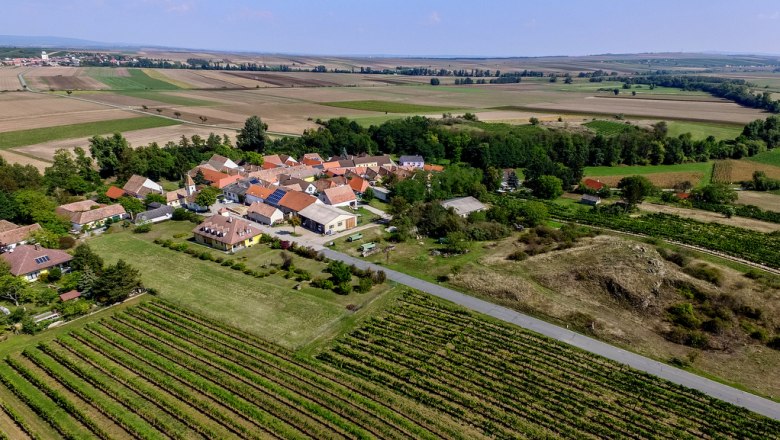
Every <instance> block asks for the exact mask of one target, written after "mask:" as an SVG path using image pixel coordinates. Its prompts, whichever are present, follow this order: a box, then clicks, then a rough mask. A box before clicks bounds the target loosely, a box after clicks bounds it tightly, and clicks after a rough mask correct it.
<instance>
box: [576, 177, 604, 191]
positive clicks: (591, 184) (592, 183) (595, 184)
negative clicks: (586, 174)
mask: <svg viewBox="0 0 780 440" xmlns="http://www.w3.org/2000/svg"><path fill="white" fill-rule="evenodd" d="M582 184H583V185H585V186H586V187H588V188H590V189H593V190H596V191H598V190H600V189H601V188H604V187H605V186H606V185H605V184H603V183H601V182H599V181H598V180H593V179H585V180H583V181H582Z"/></svg>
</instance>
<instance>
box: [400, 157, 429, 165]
mask: <svg viewBox="0 0 780 440" xmlns="http://www.w3.org/2000/svg"><path fill="white" fill-rule="evenodd" d="M398 164H399V165H401V166H402V167H407V168H422V167H424V166H425V160H424V159H423V157H422V156H401V157H399V158H398Z"/></svg>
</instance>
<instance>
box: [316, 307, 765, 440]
mask: <svg viewBox="0 0 780 440" xmlns="http://www.w3.org/2000/svg"><path fill="white" fill-rule="evenodd" d="M320 359H322V360H324V361H326V362H328V363H330V364H331V365H333V366H335V367H338V368H340V369H342V370H345V371H349V372H351V373H353V374H355V375H356V376H360V377H362V378H364V379H367V380H371V381H374V382H375V383H377V384H384V385H386V386H389V387H390V388H392V389H393V390H395V391H396V392H398V393H400V394H403V395H405V396H407V397H409V398H411V399H414V400H417V401H418V402H421V403H423V404H425V405H427V406H430V407H433V408H435V409H437V410H439V411H441V412H444V413H446V414H449V415H450V416H452V417H453V418H454V419H456V420H462V421H463V422H465V423H468V424H470V425H473V426H476V427H478V428H479V429H481V430H482V432H483V433H484V434H486V435H489V436H491V437H495V438H533V439H537V438H559V437H562V438H635V439H638V438H669V439H699V438H756V439H759V438H761V439H766V438H776V437H777V436H778V435H780V423H778V422H776V421H772V420H770V419H765V418H763V417H761V416H758V415H755V414H752V413H750V412H748V411H746V410H743V409H741V408H737V407H734V406H731V405H729V404H726V403H724V402H720V401H717V400H715V399H712V398H710V397H707V396H705V395H703V394H701V393H698V392H696V391H693V390H689V389H686V388H683V387H679V386H676V385H673V384H671V383H668V382H665V381H663V380H661V379H658V378H655V377H653V376H650V375H647V374H644V373H641V372H638V371H635V370H631V369H630V368H628V367H625V366H621V365H619V364H616V363H613V362H611V361H608V360H605V359H603V358H600V357H597V356H595V355H591V354H589V353H585V352H582V351H579V350H577V349H574V348H572V347H569V346H567V345H564V344H561V343H558V342H554V341H551V340H548V339H546V338H544V337H541V336H539V335H536V334H533V333H530V332H527V331H524V330H521V329H518V328H512V327H510V326H507V325H503V324H498V323H493V322H491V321H488V320H486V319H483V318H480V317H478V316H476V315H474V314H471V313H469V312H466V311H465V310H463V309H460V308H457V307H455V306H445V305H442V303H440V302H438V301H436V300H434V299H432V298H429V297H427V296H423V295H419V294H414V293H407V294H406V295H404V296H403V297H402V298H401V299H399V300H398V304H397V305H396V306H395V307H394V308H392V309H390V310H388V311H387V312H385V313H384V314H383V315H381V316H379V317H375V318H371V319H370V320H369V321H368V322H367V323H366V324H364V325H363V326H362V327H361V328H359V329H358V330H356V331H354V332H353V333H352V334H350V335H348V336H347V337H345V338H343V339H341V340H340V341H339V343H338V344H337V345H336V346H335V347H334V348H333V349H332V350H331V351H328V352H325V353H323V354H321V355H320Z"/></svg>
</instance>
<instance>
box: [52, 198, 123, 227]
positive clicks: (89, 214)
mask: <svg viewBox="0 0 780 440" xmlns="http://www.w3.org/2000/svg"><path fill="white" fill-rule="evenodd" d="M93 208H94V209H93ZM55 212H56V213H57V214H59V215H63V216H65V217H68V219H70V221H71V223H76V224H79V225H86V224H88V223H92V222H95V221H99V220H103V219H106V218H109V217H114V216H118V215H119V216H121V215H125V214H127V212H126V211H125V208H123V207H122V205H119V204H116V205H103V204H101V203H97V202H93V201H92V200H82V201H80V202H74V203H69V204H67V205H62V206H59V207H57V209H56V210H55Z"/></svg>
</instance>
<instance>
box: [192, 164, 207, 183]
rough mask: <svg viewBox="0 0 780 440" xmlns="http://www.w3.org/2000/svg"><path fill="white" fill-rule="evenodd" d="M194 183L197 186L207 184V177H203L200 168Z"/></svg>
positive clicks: (193, 179)
mask: <svg viewBox="0 0 780 440" xmlns="http://www.w3.org/2000/svg"><path fill="white" fill-rule="evenodd" d="M192 181H193V182H195V185H198V186H200V185H205V184H206V177H205V176H203V171H201V170H200V168H198V172H196V173H195V176H194V177H193V178H192Z"/></svg>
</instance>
